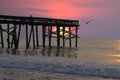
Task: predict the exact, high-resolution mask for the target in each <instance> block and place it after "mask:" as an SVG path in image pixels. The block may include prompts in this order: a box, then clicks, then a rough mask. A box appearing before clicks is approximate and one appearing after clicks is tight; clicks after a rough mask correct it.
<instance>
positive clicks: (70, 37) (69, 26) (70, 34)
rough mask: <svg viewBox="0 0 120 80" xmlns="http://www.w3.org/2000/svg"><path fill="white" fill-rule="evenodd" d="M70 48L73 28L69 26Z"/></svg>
mask: <svg viewBox="0 0 120 80" xmlns="http://www.w3.org/2000/svg"><path fill="white" fill-rule="evenodd" d="M69 46H70V47H71V27H70V26H69Z"/></svg>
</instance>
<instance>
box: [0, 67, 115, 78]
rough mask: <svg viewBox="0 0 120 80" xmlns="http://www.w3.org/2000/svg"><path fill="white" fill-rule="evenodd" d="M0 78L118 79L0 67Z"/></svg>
mask: <svg viewBox="0 0 120 80" xmlns="http://www.w3.org/2000/svg"><path fill="white" fill-rule="evenodd" d="M0 80H117V79H109V78H99V77H86V76H78V75H68V74H60V73H50V72H40V71H27V70H19V69H5V68H0Z"/></svg>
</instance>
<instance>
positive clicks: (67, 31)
mask: <svg viewBox="0 0 120 80" xmlns="http://www.w3.org/2000/svg"><path fill="white" fill-rule="evenodd" d="M68 33H69V29H68V27H66V28H65V32H64V36H66V35H68ZM60 35H61V36H63V27H60Z"/></svg>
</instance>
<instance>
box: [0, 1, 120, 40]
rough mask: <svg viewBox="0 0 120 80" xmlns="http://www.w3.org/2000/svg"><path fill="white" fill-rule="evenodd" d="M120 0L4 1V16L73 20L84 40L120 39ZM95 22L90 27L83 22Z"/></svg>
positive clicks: (1, 5) (1, 10) (0, 9)
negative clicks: (78, 26) (76, 23)
mask: <svg viewBox="0 0 120 80" xmlns="http://www.w3.org/2000/svg"><path fill="white" fill-rule="evenodd" d="M119 3H120V0H115V1H113V0H89V1H85V0H64V1H63V0H43V1H40V0H21V1H16V0H3V1H1V2H0V14H1V15H16V16H30V15H32V16H33V17H45V18H59V19H73V20H79V21H80V27H81V29H80V31H79V35H80V36H81V37H83V38H106V37H107V38H120V36H119V34H120V31H119V30H120V27H119V26H120V24H119V21H120V17H119V14H120V11H119V7H120V5H119ZM82 19H84V20H93V21H92V22H91V23H90V24H89V25H86V24H85V23H84V22H82V21H81V20H82Z"/></svg>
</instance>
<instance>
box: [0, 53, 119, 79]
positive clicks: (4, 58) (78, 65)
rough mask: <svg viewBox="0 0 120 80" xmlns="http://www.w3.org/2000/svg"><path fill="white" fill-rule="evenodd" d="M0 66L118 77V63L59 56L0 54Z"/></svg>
mask: <svg viewBox="0 0 120 80" xmlns="http://www.w3.org/2000/svg"><path fill="white" fill-rule="evenodd" d="M0 67H1V68H14V69H24V70H36V71H46V72H55V73H65V74H74V75H84V76H97V77H104V78H116V79H120V65H115V64H104V63H95V62H94V63H93V62H81V61H80V60H79V61H78V60H76V59H69V58H61V57H37V56H36V57H33V56H27V57H25V56H13V55H1V56H0Z"/></svg>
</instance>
